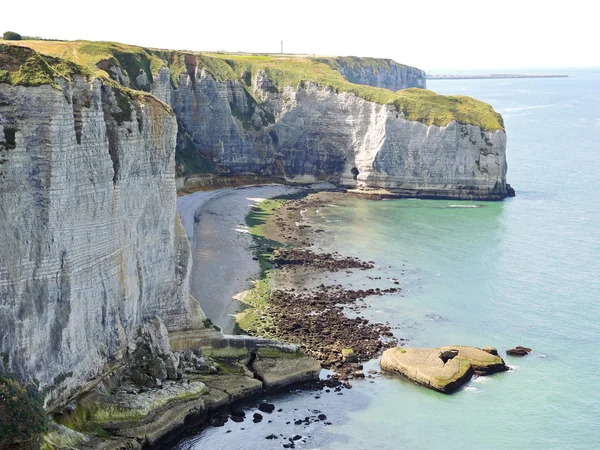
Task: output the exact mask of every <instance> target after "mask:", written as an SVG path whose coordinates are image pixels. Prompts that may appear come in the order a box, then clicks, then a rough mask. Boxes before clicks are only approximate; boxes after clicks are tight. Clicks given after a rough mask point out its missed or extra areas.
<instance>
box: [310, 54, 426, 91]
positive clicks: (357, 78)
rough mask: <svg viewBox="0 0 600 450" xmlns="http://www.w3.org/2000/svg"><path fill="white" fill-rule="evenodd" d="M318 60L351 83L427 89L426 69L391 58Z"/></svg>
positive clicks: (393, 89)
mask: <svg viewBox="0 0 600 450" xmlns="http://www.w3.org/2000/svg"><path fill="white" fill-rule="evenodd" d="M316 60H317V61H319V62H322V63H324V64H327V65H328V66H329V67H331V68H332V69H334V70H336V71H338V72H339V73H340V74H341V75H342V76H343V77H344V78H346V79H347V80H348V81H349V82H350V83H356V84H366V85H368V86H375V87H380V88H384V89H389V90H391V91H398V90H400V89H406V88H413V87H414V88H421V89H425V87H426V86H427V75H426V74H425V71H423V70H421V69H417V68H416V67H411V66H405V65H404V64H398V63H397V62H396V61H393V60H391V59H379V58H358V57H356V56H338V57H337V58H317V59H316Z"/></svg>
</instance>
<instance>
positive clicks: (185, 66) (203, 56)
mask: <svg viewBox="0 0 600 450" xmlns="http://www.w3.org/2000/svg"><path fill="white" fill-rule="evenodd" d="M0 42H1V41H0ZM11 44H16V45H21V46H27V47H31V48H34V49H35V50H37V51H39V52H40V53H43V54H48V55H52V56H57V57H61V58H66V59H69V60H71V61H74V62H76V63H78V64H80V65H82V66H83V67H84V68H86V69H87V70H88V71H89V72H90V73H92V74H94V75H103V76H106V75H107V74H106V72H103V71H102V70H101V69H99V68H98V63H100V62H102V61H108V62H111V63H112V64H118V65H119V66H121V68H122V69H123V70H124V71H125V72H127V74H128V75H129V78H130V79H131V80H132V83H133V86H132V87H134V88H140V87H138V86H136V85H135V78H136V76H137V75H139V73H140V71H141V70H143V71H145V72H146V74H147V75H148V78H149V79H151V75H154V74H156V73H157V72H158V70H160V68H161V67H162V66H163V65H164V64H165V61H166V62H167V63H168V65H169V67H170V69H171V77H172V82H173V84H174V85H175V86H176V85H177V82H178V80H179V75H181V74H182V73H185V72H187V71H189V70H190V69H191V68H193V67H194V66H195V65H196V64H197V65H198V66H199V67H202V68H204V69H206V70H207V71H208V72H209V73H210V74H211V75H213V76H214V78H215V79H217V80H218V81H228V80H239V81H241V82H243V83H245V84H246V85H250V84H251V80H252V77H253V76H254V75H255V74H256V72H257V71H259V70H264V71H265V72H266V73H267V75H268V77H269V78H270V79H271V80H272V81H273V83H274V85H275V87H276V89H277V90H278V91H279V92H282V91H283V89H284V88H285V87H286V86H291V87H293V88H296V87H298V86H299V85H301V84H302V83H304V82H313V83H316V84H318V85H320V86H324V87H330V88H331V89H333V90H334V91H336V92H349V93H352V94H354V95H356V96H358V97H361V98H364V99H365V100H368V101H372V102H375V103H379V104H388V103H389V104H393V105H394V106H396V108H397V110H398V111H399V112H402V113H403V114H404V116H405V117H406V118H407V119H409V120H414V121H418V122H422V123H424V124H426V125H432V124H434V125H438V126H445V125H447V124H448V123H449V122H451V121H452V120H456V121H457V122H459V123H463V124H471V125H477V126H480V127H481V128H482V129H484V130H486V131H494V130H498V129H504V124H503V122H502V117H501V116H500V115H499V114H498V113H496V112H495V111H494V110H493V109H492V107H491V106H490V105H488V104H487V103H483V102H480V101H478V100H474V99H472V98H470V97H465V96H454V97H451V96H443V95H437V94H435V93H433V92H431V91H426V90H422V89H406V90H402V91H398V92H391V91H389V90H387V89H381V88H376V87H371V86H364V85H357V84H352V83H350V82H348V81H347V80H346V79H345V78H344V77H342V76H341V75H340V74H339V73H338V72H337V71H336V70H334V69H332V67H331V66H330V65H328V64H332V63H331V62H328V63H327V64H326V63H324V62H320V59H319V58H313V57H309V56H294V55H280V56H277V55H250V54H225V53H192V52H178V51H170V50H158V49H148V48H143V47H137V46H131V45H126V44H118V43H114V42H89V41H16V42H15V41H11ZM321 60H322V59H321ZM361 61H362V62H361ZM381 61H386V60H381ZM352 63H353V64H376V65H379V64H380V61H379V60H375V59H372V58H361V59H360V60H359V61H355V60H352ZM0 77H1V75H0ZM0 80H2V78H0Z"/></svg>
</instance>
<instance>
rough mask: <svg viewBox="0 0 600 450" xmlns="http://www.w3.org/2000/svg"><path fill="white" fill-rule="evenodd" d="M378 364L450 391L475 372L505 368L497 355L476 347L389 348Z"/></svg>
mask: <svg viewBox="0 0 600 450" xmlns="http://www.w3.org/2000/svg"><path fill="white" fill-rule="evenodd" d="M380 364H381V368H382V369H384V370H388V371H392V372H398V373H400V374H402V375H404V376H405V377H407V378H408V379H410V380H412V381H414V382H416V383H418V384H421V385H423V386H426V387H428V388H430V389H433V390H436V391H439V392H443V393H444V394H450V393H452V392H455V391H456V390H457V389H459V388H460V387H461V386H462V385H463V384H465V383H466V382H468V381H469V380H470V379H471V377H472V376H473V375H475V374H477V375H490V374H493V373H497V372H503V371H505V370H508V367H507V366H506V364H505V363H504V360H503V359H502V358H500V357H499V356H497V355H493V354H491V353H489V352H486V351H484V350H481V349H479V348H475V347H464V346H452V347H441V348H392V349H388V350H386V351H385V352H383V355H382V357H381V363H380Z"/></svg>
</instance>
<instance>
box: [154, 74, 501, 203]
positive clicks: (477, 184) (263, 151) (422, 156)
mask: <svg viewBox="0 0 600 450" xmlns="http://www.w3.org/2000/svg"><path fill="white" fill-rule="evenodd" d="M167 71H168V69H167V68H163V69H161V72H160V73H159V74H158V76H156V77H155V79H154V84H153V87H152V93H153V94H155V95H156V96H158V97H160V98H161V99H162V100H164V101H167V102H169V101H170V102H171V105H172V106H173V109H174V111H175V114H176V115H177V118H178V120H179V124H180V133H183V134H184V135H185V136H186V139H184V140H180V142H187V144H186V145H185V146H183V145H180V147H178V151H179V152H180V153H179V166H178V169H179V172H180V173H191V172H194V170H195V169H194V166H195V165H197V164H198V162H199V161H200V160H201V159H202V158H207V159H208V160H210V161H213V162H214V167H213V169H214V171H215V172H216V173H218V174H219V175H225V176H240V175H243V174H247V173H252V174H255V175H264V176H270V177H277V178H283V179H287V180H289V181H292V182H314V181H318V180H327V181H330V182H333V183H335V184H338V185H341V186H343V187H348V188H358V189H361V190H371V189H385V190H387V191H389V192H391V193H392V194H397V195H402V196H416V197H433V198H442V197H444V198H462V199H488V200H498V199H502V198H504V197H506V196H507V195H508V189H507V184H506V170H507V165H506V134H505V132H504V130H503V129H497V130H494V131H485V130H483V129H482V128H480V127H479V126H475V125H468V124H461V123H458V122H457V121H451V122H450V123H448V124H447V125H446V126H436V125H426V124H424V123H421V122H418V121H413V120H407V119H406V117H405V116H404V114H403V113H402V112H400V111H398V110H397V108H396V107H395V106H394V105H391V104H378V103H374V102H370V101H367V100H365V99H363V98H360V97H358V96H356V95H354V94H352V93H347V92H336V91H335V90H333V89H331V88H326V87H323V86H320V85H317V84H314V83H311V82H305V83H302V84H301V85H300V86H298V87H297V88H294V87H291V86H288V87H285V88H284V89H283V92H281V93H280V92H278V90H277V89H275V88H274V85H273V82H272V80H270V79H269V78H268V76H267V74H266V73H265V72H261V71H259V72H258V73H257V75H256V76H255V77H254V79H253V80H252V85H251V86H250V88H249V89H251V90H252V96H250V95H249V94H248V92H247V91H246V88H245V87H244V86H243V84H242V83H240V82H237V81H227V82H218V81H216V80H215V79H214V78H213V77H212V76H211V75H210V74H209V73H208V71H206V70H204V69H202V68H201V67H196V68H195V69H194V70H192V71H190V73H184V74H182V75H180V77H179V83H178V87H177V88H174V87H173V86H172V85H171V84H170V81H169V77H167V76H166V73H167ZM254 98H257V99H260V103H257V102H256V101H255V100H254Z"/></svg>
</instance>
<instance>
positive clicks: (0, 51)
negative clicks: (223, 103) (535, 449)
mask: <svg viewBox="0 0 600 450" xmlns="http://www.w3.org/2000/svg"><path fill="white" fill-rule="evenodd" d="M65 67H70V66H69V65H68V64H67V63H66V62H64V61H63V62H60V61H57V60H55V59H53V58H46V59H44V58H41V57H40V56H39V55H37V54H36V53H35V52H33V51H31V50H29V49H19V50H17V49H16V48H15V47H8V46H0V69H3V70H0V75H2V79H1V80H0V236H1V237H2V239H1V240H2V251H1V252H0V330H2V332H1V333H0V353H1V354H2V359H3V362H4V364H3V366H4V369H5V370H7V371H11V372H17V373H19V374H21V375H22V376H25V377H34V378H36V379H37V380H39V382H40V385H41V387H43V388H45V389H46V392H48V397H47V401H48V406H50V407H51V406H52V405H54V404H57V403H60V402H62V401H64V400H66V399H68V398H69V397H70V396H71V395H72V394H73V393H75V392H77V391H78V390H79V389H80V388H81V387H82V386H84V385H85V383H86V382H87V381H88V380H90V379H93V378H95V377H97V376H98V375H100V373H101V371H102V369H103V368H104V367H106V366H107V363H109V362H111V361H112V362H114V361H115V360H118V359H120V358H121V357H122V356H123V354H124V352H125V350H126V347H127V345H128V343H129V342H130V340H131V339H132V337H133V334H132V333H133V332H134V330H135V329H136V327H137V326H138V325H140V324H142V323H143V322H145V321H147V320H149V319H150V318H152V317H154V316H156V315H160V316H161V317H162V319H163V320H164V323H165V325H166V327H167V328H168V329H170V330H176V329H185V328H192V327H194V326H197V325H198V324H199V323H201V320H202V319H203V318H204V317H203V314H202V312H201V310H200V309H199V306H198V304H197V302H196V300H194V299H193V298H192V297H191V296H190V294H189V287H188V271H189V266H190V248H189V243H188V241H187V237H186V234H185V231H184V230H183V227H182V225H181V222H180V219H179V216H178V214H177V210H176V192H175V176H174V166H175V143H176V136H177V122H176V119H175V116H174V115H173V113H172V111H171V109H170V107H169V106H167V105H165V104H164V103H162V102H160V101H159V100H157V99H156V98H155V97H153V96H150V95H148V94H142V93H136V92H133V91H127V90H123V89H122V88H121V87H119V86H118V85H117V84H116V83H112V82H107V81H102V80H101V79H98V78H92V77H89V76H86V74H85V73H83V72H81V73H77V69H74V68H73V67H70V68H71V69H72V70H70V71H69V72H68V73H66V72H65ZM0 370H1V369H0Z"/></svg>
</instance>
